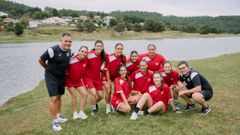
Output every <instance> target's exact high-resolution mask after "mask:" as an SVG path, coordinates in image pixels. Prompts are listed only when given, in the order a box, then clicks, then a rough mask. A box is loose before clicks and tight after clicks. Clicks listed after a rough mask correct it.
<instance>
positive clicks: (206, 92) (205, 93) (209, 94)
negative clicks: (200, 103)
mask: <svg viewBox="0 0 240 135" xmlns="http://www.w3.org/2000/svg"><path fill="white" fill-rule="evenodd" d="M201 94H202V95H203V98H204V99H205V101H208V100H210V99H211V98H212V96H213V93H212V92H210V91H209V90H202V91H201Z"/></svg>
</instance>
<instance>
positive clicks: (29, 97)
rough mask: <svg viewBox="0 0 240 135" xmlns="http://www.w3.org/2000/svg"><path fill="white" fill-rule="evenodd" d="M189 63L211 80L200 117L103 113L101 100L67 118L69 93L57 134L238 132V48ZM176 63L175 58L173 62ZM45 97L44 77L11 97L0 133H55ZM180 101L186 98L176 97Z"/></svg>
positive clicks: (0, 116) (3, 112)
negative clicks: (81, 116)
mask: <svg viewBox="0 0 240 135" xmlns="http://www.w3.org/2000/svg"><path fill="white" fill-rule="evenodd" d="M189 63H190V65H191V66H192V67H193V68H194V69H196V70H197V71H199V72H201V73H202V74H203V75H204V76H205V77H206V78H207V79H208V80H209V82H210V83H211V84H212V86H213V88H214V96H213V98H212V99H211V100H210V102H209V104H210V105H211V108H212V112H210V114H209V115H207V116H199V115H198V114H197V112H198V111H199V110H200V106H198V109H197V110H195V111H193V112H184V113H183V114H175V113H173V112H171V111H170V112H168V113H166V114H163V115H160V114H159V115H156V116H142V117H140V118H139V119H138V120H137V121H130V120H129V117H130V115H129V114H128V115H119V114H110V115H106V114H105V102H103V101H102V102H101V103H100V112H99V115H98V116H96V117H92V116H91V115H90V104H89V102H88V105H87V110H86V112H87V115H88V116H89V118H88V119H87V120H84V121H83V120H79V121H74V120H72V112H71V106H70V96H69V93H68V92H67V91H66V95H64V96H63V108H62V112H63V114H64V115H65V116H66V117H67V118H69V122H68V123H66V124H62V127H63V131H61V132H60V133H59V134H89V135H90V134H99V135H100V134H105V135H106V134H133V135H134V134H136V135H137V134H153V135H155V134H158V135H159V134H178V135H179V134H189V135H193V134H194V135H195V134H232V135H237V134H239V133H240V128H239V127H240V116H239V113H240V108H239V107H238V105H239V104H238V100H239V95H240V90H239V88H240V84H239V82H240V78H239V76H240V70H239V65H240V53H235V54H230V55H224V56H220V57H217V58H209V59H203V60H193V61H189ZM176 64H177V62H174V65H176ZM48 102H49V97H48V95H47V90H46V87H45V84H44V81H41V82H40V84H39V85H38V86H37V87H36V88H34V90H33V91H30V92H27V93H25V94H21V95H19V96H17V97H14V98H12V99H10V100H9V101H8V102H7V103H6V106H5V107H4V108H1V109H0V122H1V124H0V131H1V134H4V135H10V134H18V135H31V134H37V135H40V134H49V135H50V134H55V133H54V132H53V131H52V130H51V127H50V114H49V110H48ZM180 102H181V105H182V106H183V105H184V104H185V103H184V102H183V100H182V99H180Z"/></svg>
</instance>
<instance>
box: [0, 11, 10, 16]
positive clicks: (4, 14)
mask: <svg viewBox="0 0 240 135" xmlns="http://www.w3.org/2000/svg"><path fill="white" fill-rule="evenodd" d="M0 16H8V14H7V13H4V12H2V11H0Z"/></svg>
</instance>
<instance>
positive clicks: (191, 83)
mask: <svg viewBox="0 0 240 135" xmlns="http://www.w3.org/2000/svg"><path fill="white" fill-rule="evenodd" d="M179 81H181V82H182V83H183V84H184V85H185V86H186V87H187V88H188V89H192V88H194V87H196V86H200V85H201V88H202V90H207V91H209V92H211V93H212V86H211V85H210V84H209V82H208V81H207V79H206V78H205V77H203V76H202V75H201V74H199V73H198V72H196V71H194V70H192V69H191V70H190V71H189V74H188V76H186V77H185V76H183V75H180V77H179Z"/></svg>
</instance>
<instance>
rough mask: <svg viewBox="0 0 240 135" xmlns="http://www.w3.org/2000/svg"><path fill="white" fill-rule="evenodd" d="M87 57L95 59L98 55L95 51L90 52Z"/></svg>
mask: <svg viewBox="0 0 240 135" xmlns="http://www.w3.org/2000/svg"><path fill="white" fill-rule="evenodd" d="M87 57H88V59H93V58H96V57H97V56H96V55H95V54H94V53H89V54H88V55H87Z"/></svg>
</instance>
